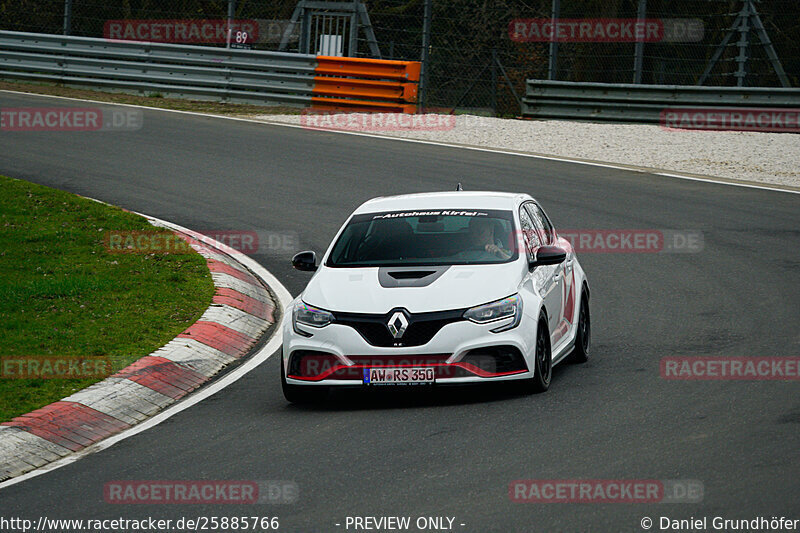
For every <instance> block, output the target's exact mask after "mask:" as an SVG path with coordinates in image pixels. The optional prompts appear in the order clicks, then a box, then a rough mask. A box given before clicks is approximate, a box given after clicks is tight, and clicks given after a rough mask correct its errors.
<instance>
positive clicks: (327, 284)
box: [302, 261, 521, 314]
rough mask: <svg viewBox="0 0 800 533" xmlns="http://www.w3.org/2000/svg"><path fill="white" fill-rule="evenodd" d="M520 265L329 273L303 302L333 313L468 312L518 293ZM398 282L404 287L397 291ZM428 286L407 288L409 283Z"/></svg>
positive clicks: (324, 270)
mask: <svg viewBox="0 0 800 533" xmlns="http://www.w3.org/2000/svg"><path fill="white" fill-rule="evenodd" d="M409 270H411V271H436V274H431V275H430V276H429V277H428V278H427V279H418V280H414V279H408V278H405V279H403V278H402V277H401V280H400V281H399V282H398V281H397V280H394V279H393V278H392V277H391V274H395V275H397V274H396V272H398V271H401V272H402V271H409ZM520 278H521V276H520V266H519V264H518V262H517V261H514V262H511V263H503V264H495V265H454V266H449V267H415V268H410V267H404V268H377V267H369V268H328V267H324V266H323V267H321V268H320V270H318V271H317V272H316V274H314V276H313V277H312V278H311V281H309V283H308V286H307V287H306V290H305V291H304V292H303V295H302V299H303V301H304V302H305V303H307V304H309V305H313V306H315V307H320V308H322V309H326V310H329V311H334V312H335V311H339V312H346V313H377V314H382V313H388V312H389V311H391V310H392V309H395V308H397V307H402V308H405V309H407V310H408V311H409V312H411V313H423V312H429V311H445V310H450V309H463V308H467V307H473V306H476V305H480V304H485V303H488V302H492V301H494V300H499V299H501V298H505V297H507V296H510V295H512V294H514V293H516V292H517V290H518V287H519V282H520ZM392 283H394V284H395V285H400V286H391V285H392ZM414 283H416V284H419V285H424V286H402V285H404V284H405V285H409V284H414Z"/></svg>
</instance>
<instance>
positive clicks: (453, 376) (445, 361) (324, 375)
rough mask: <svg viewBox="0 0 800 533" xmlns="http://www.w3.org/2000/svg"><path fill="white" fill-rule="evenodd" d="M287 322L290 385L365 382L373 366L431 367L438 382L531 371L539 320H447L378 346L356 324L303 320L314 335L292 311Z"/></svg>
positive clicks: (495, 378) (494, 378)
mask: <svg viewBox="0 0 800 533" xmlns="http://www.w3.org/2000/svg"><path fill="white" fill-rule="evenodd" d="M287 315H288V316H286V319H285V320H284V322H283V339H284V340H283V361H282V364H283V365H284V369H285V371H286V374H285V375H286V381H287V383H289V384H292V385H312V386H313V385H324V386H328V385H333V386H336V385H345V386H353V385H362V384H363V372H364V370H365V369H370V368H397V367H433V368H434V369H435V376H436V378H435V381H436V383H440V384H460V383H485V382H494V381H503V380H517V379H525V378H530V377H532V375H533V373H532V369H533V368H534V365H533V363H532V361H531V360H529V359H528V356H527V354H529V353H532V352H533V346H534V342H535V338H536V331H535V326H536V323H535V322H534V323H533V327H530V324H527V326H528V327H526V322H525V319H526V317H523V319H522V323H521V324H520V325H519V326H517V327H516V328H514V329H511V330H508V331H504V332H501V333H492V332H491V331H490V330H492V329H495V328H497V327H498V326H499V325H502V324H504V323H505V322H506V321H507V322H510V321H511V319H506V320H505V321H498V322H492V323H489V324H476V323H473V322H470V321H468V320H462V321H458V322H452V323H449V324H446V325H444V326H443V327H442V328H441V329H439V330H438V332H437V333H436V334H435V335H434V336H433V337H432V338H431V340H430V341H428V342H427V343H425V344H423V345H420V346H413V347H379V346H374V345H372V344H370V343H369V342H367V341H366V340H365V338H364V337H362V335H361V334H360V333H359V332H358V331H356V329H354V328H352V327H350V326H346V325H341V324H336V323H334V324H330V325H328V326H325V327H323V328H312V327H306V326H300V327H301V329H302V330H303V331H305V332H309V333H312V335H313V336H311V337H305V336H302V335H299V334H297V333H296V332H295V331H294V329H293V328H292V322H291V313H287Z"/></svg>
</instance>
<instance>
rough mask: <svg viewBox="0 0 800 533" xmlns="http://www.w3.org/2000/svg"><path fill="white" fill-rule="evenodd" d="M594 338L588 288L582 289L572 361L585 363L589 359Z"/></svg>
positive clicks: (570, 355)
mask: <svg viewBox="0 0 800 533" xmlns="http://www.w3.org/2000/svg"><path fill="white" fill-rule="evenodd" d="M591 340H592V318H591V314H590V313H589V296H588V295H587V294H586V290H585V289H584V290H583V291H581V307H580V311H579V312H578V333H577V334H576V336H575V347H574V348H573V349H572V353H571V354H569V361H570V362H571V363H585V362H586V361H588V360H589V347H590V343H591Z"/></svg>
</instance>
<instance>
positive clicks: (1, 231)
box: [0, 176, 214, 421]
mask: <svg viewBox="0 0 800 533" xmlns="http://www.w3.org/2000/svg"><path fill="white" fill-rule="evenodd" d="M109 231H141V232H148V233H149V232H163V229H158V228H154V227H153V226H151V225H150V224H149V223H148V222H147V221H146V220H145V219H144V218H142V217H140V216H138V215H134V214H132V213H128V212H126V211H123V210H122V209H119V208H116V207H111V206H107V205H104V204H100V203H98V202H94V201H91V200H87V199H85V198H81V197H78V196H75V195H73V194H69V193H66V192H62V191H58V190H55V189H50V188H48V187H44V186H41V185H36V184H33V183H29V182H25V181H20V180H15V179H11V178H6V177H3V176H0V302H2V306H0V357H6V358H8V357H17V358H19V357H26V356H50V357H53V356H65V357H66V356H108V357H109V358H110V359H111V361H112V366H113V370H114V371H117V370H119V369H121V368H124V367H125V366H127V365H128V364H130V363H131V362H133V361H135V360H136V359H139V358H141V357H143V356H145V355H147V354H149V353H151V352H153V351H154V350H156V349H158V348H160V347H161V346H163V345H164V344H166V343H167V342H169V341H170V340H172V339H173V338H174V337H175V336H176V335H177V334H179V333H180V332H182V331H183V330H185V329H186V328H187V327H188V326H189V325H191V324H192V323H194V322H195V321H196V320H197V319H198V318H199V317H200V315H202V314H203V312H204V311H205V309H206V308H207V307H208V306H209V304H210V303H211V298H212V296H213V294H214V285H213V283H212V281H211V275H210V273H209V271H208V268H207V266H206V263H205V260H204V259H203V258H202V257H201V256H200V255H199V254H197V253H188V254H187V253H184V254H144V253H133V254H131V253H124V254H123V253H110V252H109V251H108V250H107V249H106V247H105V244H104V243H105V240H104V239H105V237H106V234H107V232H109ZM96 381H99V380H98V379H9V378H0V421H5V420H8V419H10V418H13V417H15V416H18V415H21V414H24V413H27V412H29V411H31V410H33V409H37V408H39V407H42V406H44V405H47V404H48V403H51V402H53V401H56V400H59V399H61V398H63V397H65V396H68V395H70V394H72V393H73V392H75V391H77V390H79V389H81V388H84V387H86V386H88V385H90V384H92V383H94V382H96Z"/></svg>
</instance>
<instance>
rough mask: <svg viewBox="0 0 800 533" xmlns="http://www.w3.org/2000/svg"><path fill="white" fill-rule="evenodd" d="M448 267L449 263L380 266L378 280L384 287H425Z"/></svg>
mask: <svg viewBox="0 0 800 533" xmlns="http://www.w3.org/2000/svg"><path fill="white" fill-rule="evenodd" d="M449 268H450V266H449V265H442V266H422V265H419V266H416V267H413V266H412V267H402V266H396V267H380V268H378V281H379V282H380V284H381V287H383V288H385V289H391V288H394V287H427V286H428V285H430V284H431V283H433V282H434V281H436V280H437V279H439V277H440V276H441V275H442V274H444V273H445V272H447V269H449Z"/></svg>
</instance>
